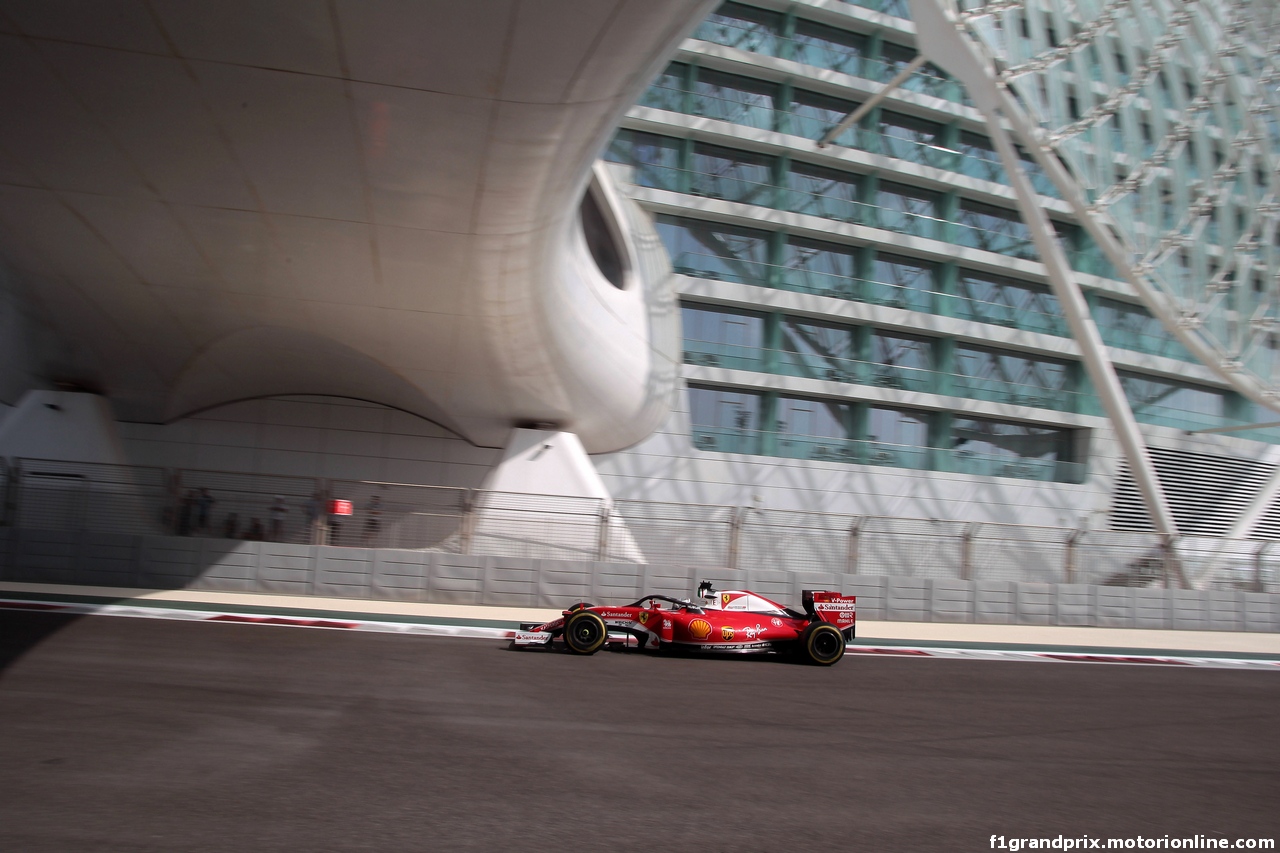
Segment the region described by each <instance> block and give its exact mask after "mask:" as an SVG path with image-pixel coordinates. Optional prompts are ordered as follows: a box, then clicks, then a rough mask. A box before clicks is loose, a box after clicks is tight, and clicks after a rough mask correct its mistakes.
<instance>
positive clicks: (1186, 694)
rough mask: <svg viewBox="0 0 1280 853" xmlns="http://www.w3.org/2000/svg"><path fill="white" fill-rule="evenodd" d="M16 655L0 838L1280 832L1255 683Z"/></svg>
mask: <svg viewBox="0 0 1280 853" xmlns="http://www.w3.org/2000/svg"><path fill="white" fill-rule="evenodd" d="M6 662H7V663H8V666H7V667H6V668H5V669H4V671H3V674H0V850H4V851H14V853H19V852H20V851H21V853H28V851H31V852H32V853H34V852H35V851H166V852H167V851H231V850H237V851H238V850H249V851H255V853H256V851H275V850H291V851H365V850H368V851H387V853H391V851H424V850H426V851H434V850H441V851H471V850H477V851H516V850H539V851H542V850H600V851H622V850H645V851H653V850H691V851H703V853H714V851H733V853H748V851H775V850H776V851H783V850H786V851H795V850H810V849H823V850H840V851H854V850H858V851H864V850H866V851H871V850H874V851H912V850H928V851H968V850H988V849H990V836H991V835H993V834H995V835H1005V836H1034V837H1053V836H1056V835H1057V834H1059V833H1062V834H1064V835H1067V836H1080V835H1082V834H1088V835H1091V836H1095V837H1097V836H1103V837H1106V836H1117V837H1119V836H1126V835H1127V836H1134V835H1139V834H1141V835H1144V836H1162V835H1164V834H1166V833H1167V834H1170V835H1178V836H1181V835H1192V834H1196V833H1199V834H1201V835H1206V836H1210V837H1223V836H1224V835H1225V836H1227V837H1231V838H1235V837H1249V836H1261V837H1273V836H1275V835H1277V834H1278V833H1277V826H1278V824H1280V818H1278V817H1277V814H1278V810H1277V803H1280V767H1278V765H1277V759H1278V758H1280V731H1278V729H1277V714H1276V709H1277V707H1278V706H1280V677H1278V676H1277V674H1275V673H1270V672H1238V671H1227V670H1216V669H1192V668H1189V667H1188V668H1180V667H1150V666H1114V665H1105V664H1055V663H1008V662H987V661H950V660H914V659H907V658H894V657H847V658H846V659H845V660H844V661H842V662H841V663H840V664H838V665H837V666H835V667H832V668H829V669H822V668H815V667H806V666H797V665H793V664H787V663H779V662H773V661H770V660H765V659H758V658H756V659H752V658H728V659H707V658H666V657H652V656H648V655H644V654H640V653H635V652H631V653H600V654H597V655H595V656H593V657H590V658H577V657H572V656H569V655H565V654H559V653H548V652H544V651H540V650H535V651H510V650H508V649H507V648H506V645H505V644H504V643H501V642H495V641H488V640H455V639H436V638H423V637H408V636H398V635H383V634H354V633H350V632H340V631H324V630H311V629H296V628H279V627H262V626H246V625H228V624H209V623H186V622H168V621H160V620H135V619H125V618H110V617H85V618H74V617H66V616H52V615H48V614H37V613H17V612H0V665H3V664H4V663H6ZM1103 845H1104V847H1105V841H1104V842H1103Z"/></svg>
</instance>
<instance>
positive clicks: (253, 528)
mask: <svg viewBox="0 0 1280 853" xmlns="http://www.w3.org/2000/svg"><path fill="white" fill-rule="evenodd" d="M244 538H245V539H248V540H251V541H253V542H261V541H262V522H261V521H258V519H256V518H253V519H250V520H249V529H248V531H246V532H245V534H244Z"/></svg>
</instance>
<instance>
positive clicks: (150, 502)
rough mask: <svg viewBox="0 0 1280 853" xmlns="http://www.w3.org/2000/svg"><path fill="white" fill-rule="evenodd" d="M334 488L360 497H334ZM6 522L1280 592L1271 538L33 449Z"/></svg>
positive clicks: (1278, 560)
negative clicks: (827, 509)
mask: <svg viewBox="0 0 1280 853" xmlns="http://www.w3.org/2000/svg"><path fill="white" fill-rule="evenodd" d="M335 500H337V501H343V502H347V503H349V504H350V507H351V513H350V514H349V515H335V514H333V513H331V512H330V509H331V508H332V507H331V502H332V501H335ZM255 522H256V523H255ZM0 526H7V527H11V528H17V529H19V530H45V531H51V530H56V531H69V532H70V531H88V532H95V533H123V534H134V535H138V534H141V535H156V536H189V537H204V538H210V539H263V540H266V541H274V542H285V543H292V544H317V545H318V544H326V545H336V546H339V547H350V548H364V549H371V548H387V549H408V550H433V551H442V552H446V553H453V554H466V555H474V556H492V557H519V558H537V559H554V560H569V561H591V562H612V563H620V564H638V563H660V564H669V565H670V564H674V565H684V566H689V567H698V568H707V569H712V568H730V569H742V570H749V571H780V572H789V573H831V572H835V573H843V574H852V575H867V576H892V577H916V578H922V579H934V580H942V579H958V580H967V581H1020V582H1042V583H1078V584H1100V585H1110V586H1133V587H1143V586H1157V587H1173V586H1177V585H1178V584H1179V583H1180V578H1186V579H1187V580H1188V581H1189V582H1190V583H1191V584H1193V585H1195V586H1197V587H1201V588H1219V589H1241V590H1251V591H1258V592H1272V593H1274V592H1280V548H1274V549H1273V548H1272V546H1274V545H1276V544H1277V543H1275V542H1273V541H1270V540H1265V541H1264V540H1230V539H1223V538H1214V537H1182V538H1180V539H1177V540H1166V539H1164V538H1163V537H1161V536H1159V535H1157V534H1154V533H1140V532H1120V531H1098V530H1085V529H1071V528H1063V527H1040V526H1034V525H1018V524H996V523H974V522H962V521H941V520H936V519H912V518H889V517H882V516H868V515H863V516H859V515H849V514H840V513H821V512H801V511H794V510H780V509H765V508H758V507H732V506H721V505H709V504H682V503H662V502H654V501H636V500H602V499H593V498H579V497H564V496H554V495H533V494H516V493H506V492H493V491H486V490H481V489H465V488H454V487H445V486H430V485H419V484H411V483H391V482H374V481H363V480H336V479H323V478H312V477H287V476H277V475H267V474H250V473H235V472H227V471H201V470H191V469H164V468H154V467H145V466H120V465H100V464H86V463H73V462H60V461H52V460H39V459H16V460H8V461H7V462H6V461H5V460H0ZM1273 552H1274V553H1273Z"/></svg>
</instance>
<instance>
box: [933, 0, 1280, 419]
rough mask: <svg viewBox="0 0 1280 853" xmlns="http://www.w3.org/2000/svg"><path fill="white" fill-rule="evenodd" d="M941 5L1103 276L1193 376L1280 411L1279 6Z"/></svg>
mask: <svg viewBox="0 0 1280 853" xmlns="http://www.w3.org/2000/svg"><path fill="white" fill-rule="evenodd" d="M944 5H950V8H949V9H948V11H949V12H950V13H951V16H952V17H953V20H955V22H956V24H957V26H958V27H960V28H961V30H962V32H963V33H965V34H966V35H968V36H969V37H970V40H971V43H972V44H976V45H977V46H978V47H979V50H980V52H981V53H982V54H983V55H984V57H985V59H986V60H987V61H988V62H989V67H990V69H991V70H992V72H993V73H994V75H995V76H996V78H997V80H998V81H999V83H1000V84H1002V88H1004V90H1005V91H1006V92H1008V93H1009V94H1011V95H1012V96H1013V99H1014V100H1015V101H1016V103H1017V104H1018V106H1019V107H1020V108H1021V111H1022V112H1023V114H1024V117H1025V119H1026V120H1027V121H1028V124H1029V127H1024V128H1023V130H1024V131H1025V130H1028V129H1029V130H1030V131H1031V135H1032V136H1033V137H1034V138H1033V139H1030V140H1028V139H1026V138H1024V139H1023V141H1024V143H1027V144H1028V145H1029V147H1030V146H1031V145H1037V146H1038V147H1040V149H1041V151H1040V152H1039V153H1040V154H1041V155H1042V156H1043V155H1044V154H1045V153H1050V152H1051V155H1052V156H1055V157H1056V158H1057V159H1058V160H1059V161H1060V162H1061V163H1062V164H1065V166H1066V168H1067V171H1069V172H1070V178H1071V180H1070V181H1069V182H1067V183H1068V185H1067V186H1060V189H1062V190H1063V191H1064V194H1065V195H1066V197H1067V198H1068V200H1069V201H1071V202H1072V203H1073V204H1074V205H1075V206H1076V207H1077V213H1078V214H1079V215H1080V217H1081V219H1082V222H1083V223H1084V224H1085V226H1086V227H1087V228H1088V229H1089V230H1090V232H1091V233H1092V234H1093V235H1094V238H1095V240H1097V242H1098V243H1099V244H1100V245H1101V247H1102V249H1103V251H1104V252H1105V253H1106V255H1107V257H1108V259H1109V260H1110V262H1111V263H1112V265H1113V266H1115V267H1116V269H1117V270H1118V271H1119V272H1120V273H1121V274H1122V275H1123V276H1124V277H1126V278H1127V279H1128V280H1129V281H1130V282H1131V283H1132V284H1133V285H1134V287H1135V288H1136V289H1137V291H1138V295H1139V296H1140V297H1141V298H1142V300H1143V302H1144V303H1146V305H1147V307H1148V308H1149V309H1150V310H1151V311H1152V312H1153V313H1154V314H1155V315H1156V316H1157V317H1159V318H1160V319H1161V320H1162V321H1163V322H1164V324H1165V326H1166V327H1167V328H1168V329H1169V330H1170V331H1171V332H1172V333H1173V334H1174V335H1176V336H1177V337H1178V338H1179V340H1180V341H1181V342H1182V343H1183V344H1184V345H1186V346H1187V347H1188V348H1189V349H1190V350H1191V351H1192V352H1194V353H1195V354H1196V355H1197V356H1198V357H1199V358H1200V359H1201V360H1202V361H1204V363H1205V364H1206V365H1208V366H1209V367H1211V368H1212V369H1214V370H1215V371H1217V372H1218V373H1220V374H1221V375H1222V376H1223V377H1224V378H1225V379H1226V380H1227V381H1228V382H1230V383H1231V385H1232V386H1233V387H1235V388H1236V389H1237V390H1238V391H1240V392H1241V393H1242V394H1244V395H1246V396H1247V397H1249V398H1251V399H1253V400H1255V401H1257V402H1260V403H1262V404H1264V405H1267V406H1269V407H1271V408H1273V409H1280V328H1278V325H1277V324H1278V321H1280V248H1278V247H1277V243H1278V242H1280V237H1278V234H1277V231H1278V227H1280V226H1278V223H1280V171H1278V170H1280V157H1278V156H1277V153H1278V152H1280V4H1277V3H1276V2H1275V0H1016V2H1010V0H996V2H982V0H959V2H958V3H957V4H947V3H946V0H944ZM1006 115H1008V111H1007V110H1006ZM1010 119H1011V120H1012V119H1013V117H1012V116H1010ZM1014 124H1015V131H1016V130H1018V128H1017V122H1016V121H1014ZM1018 135H1019V136H1023V137H1025V136H1026V135H1027V134H1026V133H1021V134H1018ZM1058 171H1060V172H1061V170H1058ZM1058 183H1060V184H1061V183H1063V182H1062V181H1058Z"/></svg>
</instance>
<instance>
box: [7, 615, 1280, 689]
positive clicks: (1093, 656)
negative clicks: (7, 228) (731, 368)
mask: <svg viewBox="0 0 1280 853" xmlns="http://www.w3.org/2000/svg"><path fill="white" fill-rule="evenodd" d="M0 610H27V611H37V612H42V613H65V614H69V615H82V616H126V617H131V618H135V619H171V620H178V621H183V622H224V623H232V624H240V625H277V626H283V627H288V628H328V629H337V630H348V631H376V632H378V633H383V634H414V635H418V636H427V637H467V638H472V639H488V640H509V639H511V638H512V637H513V636H514V634H515V631H514V630H513V629H511V628H489V627H485V626H481V625H443V624H431V623H422V622H389V621H384V620H378V619H346V618H341V619H338V618H323V617H309V616H282V615H275V614H250V613H236V612H232V611H211V610H185V609H183V608H177V607H139V606H137V605H128V604H88V603H84V602H65V601H31V600H27V599H0ZM848 654H851V655H869V656H877V655H878V656H886V657H890V656H891V657H909V658H938V659H943V660H1003V661H1035V662H1041V663H1045V662H1048V663H1055V662H1056V663H1102V664H1113V665H1115V664H1119V665H1129V666H1192V667H1209V668H1213V669H1255V670H1258V669H1260V670H1270V671H1272V672H1280V660H1257V659H1247V658H1220V657H1193V656H1187V655H1150V654H1121V653H1109V652H1070V651H1030V650H1027V651H1022V650H1006V649H969V648H962V649H956V648H937V647H933V646H877V645H873V644H863V643H857V642H854V643H851V644H850V645H849V646H848Z"/></svg>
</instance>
